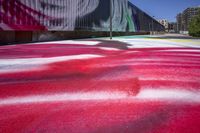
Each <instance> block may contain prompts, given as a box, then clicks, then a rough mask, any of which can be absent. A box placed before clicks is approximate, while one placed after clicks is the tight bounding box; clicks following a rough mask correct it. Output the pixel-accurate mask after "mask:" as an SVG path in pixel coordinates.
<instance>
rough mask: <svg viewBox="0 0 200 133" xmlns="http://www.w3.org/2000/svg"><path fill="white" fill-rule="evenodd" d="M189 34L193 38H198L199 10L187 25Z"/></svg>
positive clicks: (199, 29)
mask: <svg viewBox="0 0 200 133" xmlns="http://www.w3.org/2000/svg"><path fill="white" fill-rule="evenodd" d="M189 34H190V35H191V36H194V37H200V10H199V12H198V15H197V16H196V17H194V18H193V19H192V20H191V22H190V24H189Z"/></svg>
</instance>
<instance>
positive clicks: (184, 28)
mask: <svg viewBox="0 0 200 133" xmlns="http://www.w3.org/2000/svg"><path fill="white" fill-rule="evenodd" d="M199 9H200V7H190V8H187V9H185V10H184V11H183V12H182V13H179V14H178V15H177V16H176V20H177V30H178V32H181V33H188V30H189V23H190V21H191V20H192V18H193V17H195V16H196V15H197V14H198V10H199Z"/></svg>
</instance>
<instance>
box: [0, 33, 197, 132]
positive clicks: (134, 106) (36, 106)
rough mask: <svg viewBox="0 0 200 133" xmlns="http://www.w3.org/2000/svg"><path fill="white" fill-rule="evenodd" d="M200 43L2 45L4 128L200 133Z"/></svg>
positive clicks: (157, 39) (0, 121)
mask: <svg viewBox="0 0 200 133" xmlns="http://www.w3.org/2000/svg"><path fill="white" fill-rule="evenodd" d="M199 89H200V40H199V39H190V38H177V37H176V36H170V37H169V36H164V35H159V36H158V35H157V36H127V37H114V38H113V41H110V40H109V39H108V38H98V39H88V40H73V41H70V40H68V41H58V42H47V43H35V44H21V45H9V46H0V132H4V133H9V132H16V133H18V132H23V133H24V132H32V133H36V132H42V133H43V132H46V133H51V132H52V133H55V132H56V133H61V132H63V133H69V132H71V133H79V132H80V133H93V132H100V133H101V132H102V133H107V132H109V133H113V132H115V133H122V132H123V133H140V132H142V133H144V132H154V133H155V132H159V133H160V132H161V133H162V132H163V133H199V132H200V126H199V125H200V90H199Z"/></svg>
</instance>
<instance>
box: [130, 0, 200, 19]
mask: <svg viewBox="0 0 200 133" xmlns="http://www.w3.org/2000/svg"><path fill="white" fill-rule="evenodd" d="M129 1H130V2H132V3H133V4H134V5H136V6H137V7H139V8H140V9H142V10H143V11H145V12H146V13H148V14H149V15H150V16H155V18H156V19H165V18H166V19H167V20H169V21H170V22H173V21H176V18H175V17H176V15H177V14H178V13H180V12H182V11H183V10H184V9H186V8H187V7H193V6H200V0H129Z"/></svg>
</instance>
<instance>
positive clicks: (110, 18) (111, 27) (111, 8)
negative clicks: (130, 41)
mask: <svg viewBox="0 0 200 133" xmlns="http://www.w3.org/2000/svg"><path fill="white" fill-rule="evenodd" d="M112 8H113V6H112V0H110V40H112Z"/></svg>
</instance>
